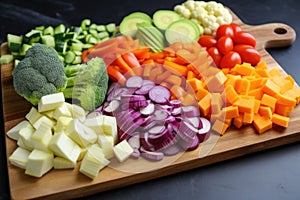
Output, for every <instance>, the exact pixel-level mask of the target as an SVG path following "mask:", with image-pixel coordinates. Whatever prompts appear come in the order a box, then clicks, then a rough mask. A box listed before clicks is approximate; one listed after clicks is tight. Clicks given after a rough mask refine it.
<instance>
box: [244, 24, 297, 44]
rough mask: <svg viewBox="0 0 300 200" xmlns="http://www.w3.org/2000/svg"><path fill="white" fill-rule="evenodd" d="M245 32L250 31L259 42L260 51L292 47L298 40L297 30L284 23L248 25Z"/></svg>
mask: <svg viewBox="0 0 300 200" xmlns="http://www.w3.org/2000/svg"><path fill="white" fill-rule="evenodd" d="M245 31H250V32H251V33H252V34H253V35H254V37H255V38H256V40H257V41H258V42H257V48H258V49H260V48H263V49H266V48H276V47H286V46H290V45H291V44H293V42H294V41H295V39H296V32H295V30H294V29H293V28H292V27H290V26H289V25H287V24H283V23H269V24H262V25H256V26H250V25H248V26H246V27H245Z"/></svg>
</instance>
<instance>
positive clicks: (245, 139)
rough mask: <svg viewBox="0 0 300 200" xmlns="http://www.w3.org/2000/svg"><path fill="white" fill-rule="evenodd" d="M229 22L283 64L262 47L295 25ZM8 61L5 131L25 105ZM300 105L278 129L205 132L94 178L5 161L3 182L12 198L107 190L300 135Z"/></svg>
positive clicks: (287, 37) (291, 35) (9, 144)
mask: <svg viewBox="0 0 300 200" xmlns="http://www.w3.org/2000/svg"><path fill="white" fill-rule="evenodd" d="M232 14H233V16H234V22H235V23H238V24H240V25H241V27H242V28H243V29H244V30H246V31H248V32H250V33H252V34H253V35H254V36H255V37H256V38H257V48H258V50H259V52H260V53H261V55H262V60H265V61H266V62H267V64H268V66H269V67H270V68H277V69H280V70H281V71H282V72H283V73H285V72H284V70H283V69H282V68H281V66H279V64H278V63H277V62H276V61H275V60H274V59H273V58H272V57H271V56H270V55H269V53H268V52H267V51H266V48H274V47H283V46H288V45H291V44H292V43H293V42H294V40H295V38H296V34H295V31H294V30H293V29H292V28H291V27H289V26H288V25H286V24H281V23H272V24H264V25H258V26H251V25H247V24H244V23H243V22H242V21H241V20H239V18H238V17H237V16H236V15H234V13H232ZM5 53H7V44H2V45H1V54H5ZM12 68H13V66H12V64H8V65H1V83H2V100H3V112H4V113H3V115H4V116H3V117H4V122H5V132H7V131H8V130H9V129H10V128H11V127H12V126H14V125H15V124H16V123H18V122H19V121H21V120H23V119H24V116H25V114H26V113H27V112H28V111H29V109H30V107H31V105H30V104H29V103H28V102H27V101H25V100H24V99H23V98H21V97H20V96H19V95H17V94H16V93H15V91H14V89H13V85H12V76H11V71H12ZM299 124H300V107H299V106H297V107H296V108H295V110H294V112H293V113H292V115H291V119H290V123H289V127H288V128H286V129H284V128H280V127H277V126H274V127H273V128H272V130H270V131H267V132H265V133H264V134H261V135H258V134H257V133H256V132H255V130H254V128H253V127H252V126H247V127H244V128H242V129H235V128H233V127H232V128H230V129H229V130H228V131H227V132H226V134H225V135H224V136H222V137H220V136H218V135H215V134H213V133H212V134H211V137H209V139H208V140H207V141H205V142H204V143H202V144H201V145H200V146H199V148H198V149H196V150H194V151H190V152H184V153H182V154H178V155H176V156H173V157H166V158H165V159H163V160H162V161H159V162H149V161H147V160H145V159H142V158H140V159H139V160H131V159H129V160H127V161H126V162H125V163H123V164H119V163H118V162H117V161H116V160H112V164H111V165H110V166H109V167H106V168H105V169H104V170H102V171H101V172H100V173H99V175H98V177H97V178H96V179H94V180H91V179H89V178H87V177H86V176H84V175H82V174H80V173H79V172H78V167H79V164H78V165H77V166H76V168H75V169H73V170H52V171H50V172H49V173H47V174H46V175H44V176H43V177H42V178H39V179H37V178H33V177H30V176H28V175H25V174H24V170H22V169H19V168H17V167H14V166H12V165H11V164H10V163H9V162H8V163H7V167H8V174H9V185H10V192H11V198H12V199H35V198H44V199H57V198H59V199H70V198H75V197H81V196H85V195H89V194H93V193H98V192H101V191H106V190H111V189H114V188H119V187H123V186H126V185H130V184H134V183H139V182H143V181H146V180H150V179H155V178H158V177H163V176H167V175H170V174H174V173H178V172H181V171H184V170H189V169H193V168H197V167H201V166H204V165H209V164H212V163H216V162H220V161H223V160H228V159H232V158H237V157H239V156H243V155H246V154H250V153H254V152H259V151H262V150H265V149H270V148H273V147H277V146H280V145H285V144H289V143H292V142H296V141H300V126H299ZM15 148H16V142H15V141H13V140H11V139H9V138H8V137H6V150H7V157H8V156H9V155H10V154H11V153H12V152H13V151H14V149H15Z"/></svg>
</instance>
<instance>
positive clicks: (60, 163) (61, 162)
mask: <svg viewBox="0 0 300 200" xmlns="http://www.w3.org/2000/svg"><path fill="white" fill-rule="evenodd" d="M75 166H76V163H73V162H71V161H70V160H68V159H65V158H62V157H55V158H54V162H53V168H54V169H73V168H75Z"/></svg>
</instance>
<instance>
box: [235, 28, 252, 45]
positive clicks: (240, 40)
mask: <svg viewBox="0 0 300 200" xmlns="http://www.w3.org/2000/svg"><path fill="white" fill-rule="evenodd" d="M233 41H234V43H235V44H236V45H237V44H247V45H250V46H253V47H255V45H256V39H255V37H254V36H253V35H252V34H251V33H248V32H245V31H240V32H237V33H236V34H235V35H234V38H233Z"/></svg>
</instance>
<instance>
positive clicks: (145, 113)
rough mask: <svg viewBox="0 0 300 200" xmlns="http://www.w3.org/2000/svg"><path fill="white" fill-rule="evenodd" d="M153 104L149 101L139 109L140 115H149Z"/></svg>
mask: <svg viewBox="0 0 300 200" xmlns="http://www.w3.org/2000/svg"><path fill="white" fill-rule="evenodd" d="M154 109H155V106H154V104H153V103H149V104H148V105H147V106H146V107H144V108H142V109H140V112H141V113H142V115H145V116H149V115H152V114H153V113H154Z"/></svg>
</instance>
